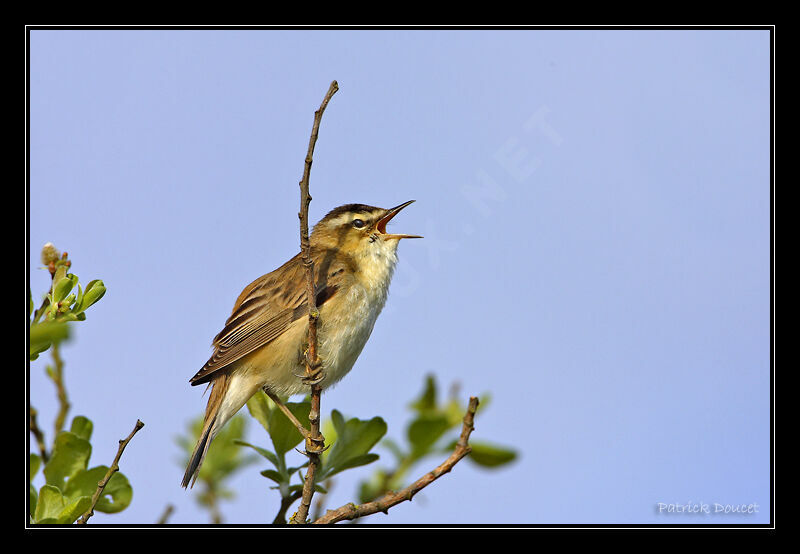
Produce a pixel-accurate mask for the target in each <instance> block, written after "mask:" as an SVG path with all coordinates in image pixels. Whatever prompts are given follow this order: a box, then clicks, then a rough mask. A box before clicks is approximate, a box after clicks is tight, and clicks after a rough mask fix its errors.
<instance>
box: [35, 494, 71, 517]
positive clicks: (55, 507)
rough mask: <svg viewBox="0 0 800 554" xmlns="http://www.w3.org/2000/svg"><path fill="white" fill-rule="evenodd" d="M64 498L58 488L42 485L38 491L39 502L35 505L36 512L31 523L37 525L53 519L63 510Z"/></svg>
mask: <svg viewBox="0 0 800 554" xmlns="http://www.w3.org/2000/svg"><path fill="white" fill-rule="evenodd" d="M64 504H65V501H64V497H63V496H62V495H61V491H60V490H59V489H58V487H54V486H53V485H44V486H43V487H42V488H41V489H39V500H38V501H37V503H36V510H35V511H34V514H33V521H34V522H36V523H38V522H40V521H42V520H46V519H53V520H55V518H56V517H57V516H58V514H59V513H60V512H61V510H63V509H64Z"/></svg>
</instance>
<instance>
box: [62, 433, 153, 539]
mask: <svg viewBox="0 0 800 554" xmlns="http://www.w3.org/2000/svg"><path fill="white" fill-rule="evenodd" d="M142 427H144V423H142V422H141V421H140V420H138V419H137V420H136V425H135V426H134V428H133V431H131V434H130V435H128V436H127V437H126V438H124V439H121V440H120V441H119V448H118V449H117V455H116V456H115V457H114V462H113V463H112V464H111V467H109V468H108V471H107V472H106V474H105V477H103V478H102V479H101V480H100V482H99V483H97V490H96V491H94V494H93V495H92V505H91V506H89V509H88V510H86V512H84V514H83V515H82V516H81V517H80V518H78V521H77V522H76V523H78V524H81V525H83V524H85V523H86V522H87V521H89V518H90V517H92V516H93V515H94V507H95V506H96V505H97V501H98V500H100V496H101V495H102V494H103V490H105V488H106V485H108V482H109V480H110V479H111V477H112V476H113V475H114V474H115V473H116V472H118V471H119V459H120V458H121V457H122V453H123V452H124V451H125V447H126V446H128V443H129V442H131V439H132V438H133V435H135V434H136V433H137V431H139V429H141V428H142Z"/></svg>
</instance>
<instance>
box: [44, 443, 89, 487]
mask: <svg viewBox="0 0 800 554" xmlns="http://www.w3.org/2000/svg"><path fill="white" fill-rule="evenodd" d="M91 454H92V445H91V444H90V443H89V441H87V440H86V439H83V438H81V437H79V436H78V435H76V434H75V433H71V432H69V431H62V432H61V433H59V434H58V436H57V437H56V443H55V447H54V448H53V455H52V456H51V457H50V460H49V461H48V462H47V465H45V466H44V476H45V478H46V480H47V484H48V485H54V486H56V487H58V488H59V489H61V490H63V489H64V481H65V480H66V479H69V478H70V477H72V476H73V475H75V474H77V473H78V472H79V471H81V470H83V469H86V467H87V465H88V464H89V456H91Z"/></svg>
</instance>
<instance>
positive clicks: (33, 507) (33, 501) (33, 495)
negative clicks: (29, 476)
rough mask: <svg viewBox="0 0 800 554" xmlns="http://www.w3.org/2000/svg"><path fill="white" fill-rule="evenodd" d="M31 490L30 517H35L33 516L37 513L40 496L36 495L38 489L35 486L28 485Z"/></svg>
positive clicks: (29, 493)
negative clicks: (37, 501) (37, 502)
mask: <svg viewBox="0 0 800 554" xmlns="http://www.w3.org/2000/svg"><path fill="white" fill-rule="evenodd" d="M28 486H29V488H30V490H29V492H28V495H29V496H28V497H29V498H30V508H31V511H30V516H31V517H33V514H35V513H36V500H37V498H39V495H38V494H37V493H36V489H35V488H34V486H33V483H29V484H28Z"/></svg>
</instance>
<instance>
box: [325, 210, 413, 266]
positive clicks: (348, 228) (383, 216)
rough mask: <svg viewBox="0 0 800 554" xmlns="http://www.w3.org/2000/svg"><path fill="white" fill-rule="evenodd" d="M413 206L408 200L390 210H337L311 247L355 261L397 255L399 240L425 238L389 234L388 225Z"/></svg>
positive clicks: (329, 215)
mask: <svg viewBox="0 0 800 554" xmlns="http://www.w3.org/2000/svg"><path fill="white" fill-rule="evenodd" d="M412 202H414V201H413V200H409V201H408V202H403V203H402V204H400V205H399V206H395V207H394V208H389V209H386V208H376V207H375V206H367V205H365V204H345V205H344V206H339V207H338V208H334V209H333V210H331V211H330V212H329V213H328V215H326V216H325V217H323V218H322V219H321V220H320V222H319V223H317V224H316V225H315V226H314V231H313V232H312V233H311V243H312V244H313V245H314V246H315V247H318V248H335V249H337V250H339V251H341V252H344V253H346V254H349V255H351V256H354V257H356V258H361V257H364V256H372V255H380V253H381V252H385V251H390V252H392V253H394V251H395V250H396V249H397V243H398V242H399V241H400V239H418V238H422V237H420V236H419V235H401V234H393V233H387V232H386V224H387V223H389V221H390V220H391V219H392V218H393V217H394V216H396V215H397V214H398V213H400V211H401V210H402V209H403V208H405V207H406V206H408V205H409V204H411V203H412Z"/></svg>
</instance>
